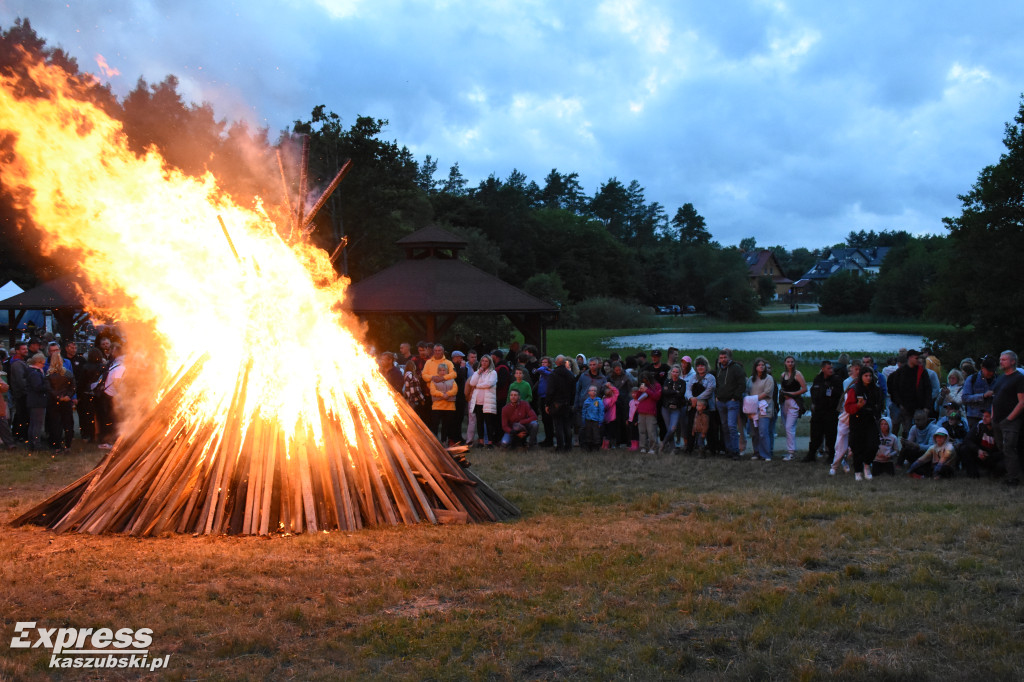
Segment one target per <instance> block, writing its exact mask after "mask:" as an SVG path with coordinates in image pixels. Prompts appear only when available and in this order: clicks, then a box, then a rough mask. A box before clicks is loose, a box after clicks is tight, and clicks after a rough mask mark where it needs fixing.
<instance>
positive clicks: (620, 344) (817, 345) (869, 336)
mask: <svg viewBox="0 0 1024 682" xmlns="http://www.w3.org/2000/svg"><path fill="white" fill-rule="evenodd" d="M921 341H922V339H921V337H920V336H914V335H912V334H876V333H875V332H826V331H816V330H812V329H801V330H794V331H768V332H722V333H714V332H700V333H688V332H658V333H651V334H635V335H631V336H616V337H613V338H610V339H606V340H605V341H604V344H605V346H606V347H607V348H646V349H653V348H661V349H663V350H664V349H665V348H668V347H669V346H675V347H676V348H679V349H681V350H682V351H683V352H684V353H685V351H686V349H688V348H690V349H692V348H732V349H734V350H742V351H759V350H760V351H773V352H779V353H813V352H835V353H839V352H842V351H846V352H848V353H851V354H857V353H873V354H882V353H892V354H895V353H896V352H897V351H898V350H899V349H900V348H920V347H921V346H922V343H921Z"/></svg>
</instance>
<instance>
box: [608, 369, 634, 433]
mask: <svg viewBox="0 0 1024 682" xmlns="http://www.w3.org/2000/svg"><path fill="white" fill-rule="evenodd" d="M608 383H609V384H611V385H612V386H614V387H615V390H616V391H618V396H619V398H618V402H617V403H616V404H615V432H616V433H617V434H618V442H617V443H616V442H614V441H613V442H612V445H619V446H628V445H629V441H630V440H631V439H630V437H629V428H628V427H627V425H626V422H627V421H628V420H629V398H630V394H631V393H632V392H633V387H634V386H635V385H636V382H635V381H634V380H633V377H632V376H630V375H629V373H628V372H626V370H625V369H624V368H623V366H622V362H620V361H619V360H613V361H612V373H611V376H609V377H608Z"/></svg>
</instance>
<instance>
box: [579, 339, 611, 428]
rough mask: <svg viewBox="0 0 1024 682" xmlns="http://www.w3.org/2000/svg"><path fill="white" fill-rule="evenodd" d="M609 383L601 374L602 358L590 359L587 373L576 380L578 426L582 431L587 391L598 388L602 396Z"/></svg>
mask: <svg viewBox="0 0 1024 682" xmlns="http://www.w3.org/2000/svg"><path fill="white" fill-rule="evenodd" d="M607 381H608V378H607V377H605V375H603V374H601V358H599V357H592V358H590V360H589V361H588V362H587V371H585V372H583V373H582V374H580V376H579V378H578V379H576V395H575V396H574V397H573V404H574V405H575V410H574V415H575V417H576V426H577V427H578V428H579V429H580V430H582V429H583V399H584V398H585V397H586V395H587V391H589V390H590V387H591V386H594V387H595V388H597V392H598V395H599V396H600V395H601V393H602V392H603V390H604V385H605V382H607Z"/></svg>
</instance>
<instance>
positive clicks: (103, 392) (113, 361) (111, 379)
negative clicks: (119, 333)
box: [96, 343, 125, 450]
mask: <svg viewBox="0 0 1024 682" xmlns="http://www.w3.org/2000/svg"><path fill="white" fill-rule="evenodd" d="M124 372H125V365H124V351H123V350H122V348H121V344H119V343H111V344H110V364H108V365H107V368H106V369H105V370H103V375H102V376H101V377H100V385H99V388H98V389H97V391H98V392H97V397H98V398H99V404H98V406H97V410H96V412H97V415H98V417H99V418H100V444H99V446H98V447H100V448H101V449H103V450H109V449H110V448H111V447H113V443H114V441H116V440H117V430H118V417H117V407H118V398H119V397H120V393H121V383H122V382H123V381H124Z"/></svg>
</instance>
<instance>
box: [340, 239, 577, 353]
mask: <svg viewBox="0 0 1024 682" xmlns="http://www.w3.org/2000/svg"><path fill="white" fill-rule="evenodd" d="M395 244H396V245H398V246H399V247H400V248H402V249H404V250H405V260H403V261H400V262H398V263H396V264H394V265H392V266H391V267H389V268H387V269H385V270H382V271H380V272H378V273H377V274H375V275H371V276H370V277H367V278H366V279H364V280H362V281H360V282H356V283H355V284H353V285H351V286H350V287H349V288H348V292H347V295H346V307H347V308H349V309H350V310H351V311H352V312H353V313H355V314H356V315H358V316H359V317H362V318H364V319H369V320H372V319H373V318H374V317H381V316H388V315H390V316H398V317H401V318H402V319H403V320H405V321H406V322H407V323H408V324H409V325H410V326H411V327H413V328H414V329H416V330H417V331H418V332H419V333H421V334H422V335H423V338H424V339H425V340H427V341H434V340H437V339H438V338H439V337H440V336H441V335H443V334H444V333H445V332H446V331H448V329H449V328H450V327H451V325H452V323H453V322H455V320H456V319H458V318H459V316H461V315H470V314H474V315H476V314H485V315H505V316H506V317H508V319H509V320H510V321H511V322H512V324H513V325H514V326H515V327H516V329H518V330H519V331H520V332H521V333H522V334H523V338H524V339H525V341H526V343H531V344H534V345H536V346H537V347H538V348H540V350H541V352H545V350H546V346H547V328H548V326H549V325H550V324H552V323H553V322H555V321H556V320H557V319H558V308H557V307H556V306H553V305H551V304H550V303H547V302H545V301H542V300H540V299H539V298H536V297H534V296H531V295H529V294H527V293H526V292H525V291H523V290H521V289H518V288H516V287H514V286H512V285H511V284H509V283H507V282H505V281H502V280H501V279H499V278H497V277H495V276H494V275H490V274H488V273H486V272H484V271H483V270H480V269H479V268H476V267H474V266H472V265H470V264H469V263H466V262H464V261H462V260H460V259H459V251H461V250H462V249H465V248H466V242H465V241H464V240H462V239H461V238H459V237H457V236H456V235H454V234H452V233H451V232H447V231H446V230H443V229H441V228H440V227H437V226H435V225H430V226H428V227H424V228H423V229H421V230H417V231H416V232H414V233H412V234H411V235H409V236H407V237H404V238H402V239H399V240H398V241H397V242H395Z"/></svg>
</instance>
